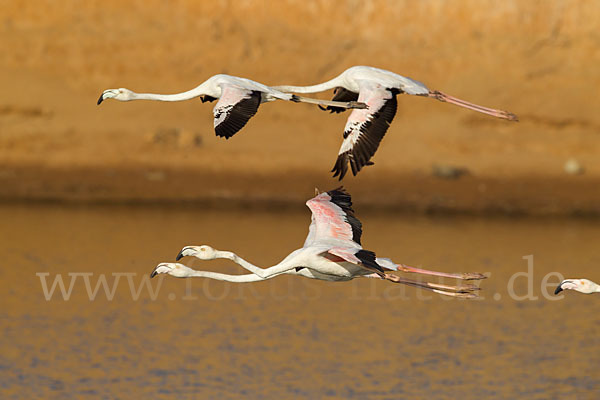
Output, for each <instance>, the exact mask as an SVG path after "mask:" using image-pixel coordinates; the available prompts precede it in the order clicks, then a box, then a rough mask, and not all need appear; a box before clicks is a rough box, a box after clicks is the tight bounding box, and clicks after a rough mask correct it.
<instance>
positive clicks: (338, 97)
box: [319, 86, 358, 113]
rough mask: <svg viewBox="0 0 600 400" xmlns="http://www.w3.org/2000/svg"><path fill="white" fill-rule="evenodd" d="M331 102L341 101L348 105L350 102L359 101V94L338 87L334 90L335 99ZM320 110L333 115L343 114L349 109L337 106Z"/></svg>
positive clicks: (321, 107)
mask: <svg viewBox="0 0 600 400" xmlns="http://www.w3.org/2000/svg"><path fill="white" fill-rule="evenodd" d="M331 100H332V101H340V102H343V103H346V102H349V101H357V100H358V93H356V92H353V91H351V90H347V89H345V88H343V87H341V86H338V87H336V88H335V89H334V90H333V99H331ZM319 108H320V109H321V110H324V111H329V112H332V113H341V112H344V111H346V110H347V108H343V107H335V106H327V107H323V106H319Z"/></svg>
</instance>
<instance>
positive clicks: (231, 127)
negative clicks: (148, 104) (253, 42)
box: [98, 74, 366, 139]
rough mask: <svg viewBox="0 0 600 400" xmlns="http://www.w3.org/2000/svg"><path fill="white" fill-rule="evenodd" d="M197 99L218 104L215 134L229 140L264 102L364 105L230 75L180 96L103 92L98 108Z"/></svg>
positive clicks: (213, 80)
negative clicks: (283, 89)
mask: <svg viewBox="0 0 600 400" xmlns="http://www.w3.org/2000/svg"><path fill="white" fill-rule="evenodd" d="M194 97H200V100H202V102H203V103H204V102H207V101H209V102H212V101H215V100H217V99H219V101H218V102H217V104H216V105H215V107H214V109H213V114H214V117H215V118H214V127H215V133H216V134H217V136H219V137H224V138H225V139H229V138H230V137H232V136H233V135H235V134H236V133H237V132H238V131H239V130H240V129H242V128H243V127H244V125H246V123H247V122H248V120H249V119H250V118H252V117H253V116H254V114H256V111H257V110H258V106H259V105H260V104H261V103H265V102H268V101H275V100H277V99H279V100H287V101H293V102H296V103H299V102H301V103H311V104H318V105H319V106H320V107H323V106H327V107H336V108H346V107H350V108H365V107H366V106H365V105H364V104H360V103H358V102H355V101H351V102H344V103H342V102H337V101H331V102H330V101H321V100H316V99H310V98H306V97H300V96H296V95H294V94H289V93H283V92H280V91H278V90H275V89H273V88H270V87H268V86H266V85H263V84H262V83H258V82H254V81H251V80H249V79H245V78H239V77H237V76H230V75H223V74H220V75H215V76H212V77H210V78H209V79H208V80H206V81H205V82H203V83H201V84H200V85H199V86H197V87H195V88H193V89H191V90H188V91H186V92H182V93H176V94H153V93H136V92H133V91H131V90H129V89H125V88H120V89H107V90H105V91H104V92H102V94H101V95H100V98H99V99H98V105H100V104H101V103H102V102H103V101H104V100H106V99H115V100H119V101H131V100H158V101H182V100H189V99H192V98H194Z"/></svg>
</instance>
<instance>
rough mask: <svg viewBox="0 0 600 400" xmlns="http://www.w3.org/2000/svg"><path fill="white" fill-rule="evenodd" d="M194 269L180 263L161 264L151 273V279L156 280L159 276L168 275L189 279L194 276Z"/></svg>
mask: <svg viewBox="0 0 600 400" xmlns="http://www.w3.org/2000/svg"><path fill="white" fill-rule="evenodd" d="M192 272H193V269H191V268H188V267H186V266H185V265H183V264H179V263H160V264H158V265H157V266H156V268H154V270H153V271H152V272H151V273H150V278H154V277H155V276H156V275H158V274H167V275H171V276H174V277H175V278H187V277H189V276H192Z"/></svg>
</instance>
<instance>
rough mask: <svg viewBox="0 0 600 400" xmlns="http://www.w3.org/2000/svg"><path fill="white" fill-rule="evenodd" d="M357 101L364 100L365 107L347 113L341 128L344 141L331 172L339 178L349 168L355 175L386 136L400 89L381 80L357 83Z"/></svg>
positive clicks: (342, 176) (369, 163)
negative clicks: (343, 127) (377, 82)
mask: <svg viewBox="0 0 600 400" xmlns="http://www.w3.org/2000/svg"><path fill="white" fill-rule="evenodd" d="M359 87H360V92H359V95H358V101H360V102H363V103H366V104H367V105H368V106H369V107H368V108H366V109H354V110H352V113H351V114H350V116H349V117H348V121H347V122H346V128H345V129H344V141H343V142H342V146H341V147H340V151H339V153H338V157H337V160H336V162H335V165H334V166H333V169H332V170H331V172H333V173H334V174H333V177H334V178H335V177H336V176H339V179H340V180H342V179H343V178H344V176H345V175H346V172H347V171H348V164H350V167H351V168H352V174H353V175H356V174H357V173H358V172H359V171H360V170H361V169H362V167H364V166H365V165H371V164H373V163H372V162H371V161H370V160H371V157H373V155H374V154H375V152H376V151H377V148H378V147H379V142H381V140H382V139H383V137H384V136H385V133H386V132H387V130H388V127H389V126H390V124H391V122H392V120H393V119H394V116H395V115H396V109H397V108H398V102H397V101H396V95H397V94H398V93H400V90H399V89H395V88H386V87H385V86H383V85H380V84H372V83H362V84H359Z"/></svg>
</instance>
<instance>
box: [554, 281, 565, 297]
mask: <svg viewBox="0 0 600 400" xmlns="http://www.w3.org/2000/svg"><path fill="white" fill-rule="evenodd" d="M562 291H563V288H562V282H561V283H559V284H558V286H557V287H556V290H555V291H554V294H559V293H560V292H562Z"/></svg>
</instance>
